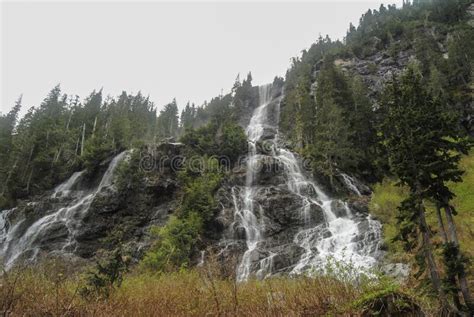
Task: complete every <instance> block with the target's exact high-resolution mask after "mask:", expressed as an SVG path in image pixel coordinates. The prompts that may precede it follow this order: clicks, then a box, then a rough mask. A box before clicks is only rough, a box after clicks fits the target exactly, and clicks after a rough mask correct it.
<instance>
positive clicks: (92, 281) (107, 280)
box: [79, 248, 129, 299]
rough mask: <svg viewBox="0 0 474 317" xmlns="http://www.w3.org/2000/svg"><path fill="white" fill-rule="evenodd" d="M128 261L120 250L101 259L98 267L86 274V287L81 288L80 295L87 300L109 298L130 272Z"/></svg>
mask: <svg viewBox="0 0 474 317" xmlns="http://www.w3.org/2000/svg"><path fill="white" fill-rule="evenodd" d="M128 259H129V258H128V257H126V256H123V255H122V250H121V249H120V248H118V249H116V250H114V251H113V252H112V253H111V254H110V255H107V256H104V257H100V260H98V261H97V263H96V266H95V267H94V268H92V269H90V270H89V271H88V272H87V273H86V274H85V277H84V285H83V286H82V287H80V288H79V294H80V295H81V296H82V297H84V298H86V299H90V298H93V297H99V298H108V297H109V296H110V294H111V292H112V290H113V289H115V288H116V287H120V285H121V284H122V280H123V275H124V273H125V272H127V270H128V262H129V261H128Z"/></svg>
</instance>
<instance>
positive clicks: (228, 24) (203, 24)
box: [0, 0, 402, 113]
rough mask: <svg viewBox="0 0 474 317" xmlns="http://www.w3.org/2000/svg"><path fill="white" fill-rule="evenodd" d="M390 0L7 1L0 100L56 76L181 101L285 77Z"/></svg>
mask: <svg viewBox="0 0 474 317" xmlns="http://www.w3.org/2000/svg"><path fill="white" fill-rule="evenodd" d="M382 2H383V3H384V4H390V3H395V4H397V7H399V6H400V5H401V3H402V0H392V1H382V0H379V1H357V0H356V1H349V0H347V1H331V2H322V1H305V2H299V3H296V2H278V3H275V2H270V1H265V2H259V3H251V2H244V1H241V2H229V1H220V2H214V3H213V2H197V1H192V2H173V3H171V2H169V3H165V2H156V1H145V2H138V3H135V2H121V1H102V2H89V1H88V2H73V1H63V2H61V3H60V2H41V1H29V2H13V1H7V2H5V1H3V2H2V3H1V6H0V8H1V23H0V26H1V41H0V42H1V49H0V54H1V56H0V60H1V85H0V87H1V89H0V95H1V104H0V112H3V113H5V112H7V111H8V110H9V109H10V108H11V107H12V106H13V104H14V102H15V100H16V99H17V98H18V96H19V95H20V94H23V105H24V110H23V113H24V112H25V111H26V109H27V108H29V107H31V106H36V105H39V104H40V103H41V101H42V100H43V99H44V98H45V96H46V95H47V93H48V92H49V91H50V90H51V89H52V88H53V87H54V86H55V85H56V84H58V83H60V84H61V87H62V90H63V92H65V93H68V94H77V95H79V96H80V97H81V98H83V97H85V96H87V95H88V94H89V93H90V92H91V91H92V90H93V89H100V88H101V87H103V89H104V93H105V94H106V95H108V94H110V95H112V96H116V95H118V94H120V93H121V91H122V90H126V91H127V92H129V93H130V92H132V93H136V92H137V91H139V90H141V91H142V93H143V94H145V95H149V96H150V98H151V100H152V101H154V102H155V104H156V105H158V106H159V107H161V106H162V105H164V104H165V103H167V102H169V101H171V100H172V98H173V97H176V99H177V101H178V105H179V106H180V108H181V107H182V106H184V104H185V103H186V101H188V100H190V101H192V102H195V103H196V104H201V103H202V102H203V101H204V100H209V99H210V98H212V97H214V96H217V95H218V94H219V93H220V92H221V89H223V90H224V92H227V91H229V90H230V88H231V86H232V84H233V82H234V79H235V77H236V75H237V74H238V73H240V74H241V78H244V77H245V75H246V74H247V72H248V71H251V72H252V76H253V78H254V84H263V83H267V82H270V81H272V80H273V78H274V76H275V75H280V76H284V74H285V72H286V69H287V68H288V67H289V65H290V59H291V58H292V57H294V56H298V55H299V54H300V52H301V50H303V49H305V48H308V47H309V46H310V45H311V43H313V42H314V41H315V40H316V39H317V37H318V35H319V34H321V35H323V36H325V35H326V34H329V36H330V37H331V38H333V39H335V38H339V39H342V38H343V36H344V35H345V32H346V30H347V28H348V25H349V22H352V23H354V24H355V25H357V22H358V20H359V17H360V15H361V14H362V13H363V12H365V11H366V10H367V9H368V8H377V9H378V7H379V5H380V3H382Z"/></svg>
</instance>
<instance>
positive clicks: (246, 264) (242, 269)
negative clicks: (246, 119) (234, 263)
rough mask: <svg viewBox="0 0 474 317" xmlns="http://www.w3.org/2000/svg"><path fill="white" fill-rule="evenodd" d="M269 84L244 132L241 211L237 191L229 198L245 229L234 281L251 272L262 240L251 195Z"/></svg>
mask: <svg viewBox="0 0 474 317" xmlns="http://www.w3.org/2000/svg"><path fill="white" fill-rule="evenodd" d="M270 89H271V86H270V85H266V86H260V87H259V96H260V105H259V106H258V107H257V108H256V109H255V111H254V113H253V115H252V117H251V119H250V123H249V125H248V127H247V129H246V131H245V132H246V133H247V137H248V148H249V152H248V156H247V172H246V175H245V188H244V190H243V191H242V193H241V194H240V199H241V200H242V201H243V206H242V208H239V205H238V202H237V201H238V198H237V189H236V188H235V187H234V188H232V198H233V201H234V206H235V218H236V219H235V220H236V222H238V223H239V224H240V225H241V226H242V227H243V228H244V230H245V238H246V244H247V251H245V253H244V255H243V257H242V261H241V263H240V265H239V266H238V268H237V279H238V280H239V281H243V280H246V279H247V278H248V277H249V275H250V273H251V264H252V255H253V253H254V252H255V251H256V248H257V246H258V243H259V242H260V241H261V239H262V233H261V227H262V224H261V223H260V222H259V221H258V218H257V216H256V215H255V208H260V206H255V202H254V195H255V192H256V190H257V189H256V188H255V187H254V186H253V185H254V179H255V176H256V174H257V172H258V170H259V162H260V156H259V155H258V154H257V142H258V141H259V140H260V138H261V137H262V135H263V133H264V130H265V119H266V116H267V111H266V110H267V109H266V108H267V105H268V103H269V101H270V99H271V98H270Z"/></svg>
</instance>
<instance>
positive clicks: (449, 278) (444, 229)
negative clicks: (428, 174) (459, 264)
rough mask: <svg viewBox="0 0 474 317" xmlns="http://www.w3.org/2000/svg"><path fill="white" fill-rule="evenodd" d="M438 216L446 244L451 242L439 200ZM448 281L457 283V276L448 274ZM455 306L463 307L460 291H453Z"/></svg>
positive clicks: (437, 204)
mask: <svg viewBox="0 0 474 317" xmlns="http://www.w3.org/2000/svg"><path fill="white" fill-rule="evenodd" d="M436 218H437V219H438V225H439V228H440V232H441V237H442V239H443V244H444V245H446V244H447V243H448V242H449V239H448V234H447V233H446V228H445V227H444V222H443V217H442V216H441V205H440V203H439V202H437V203H436ZM447 278H448V282H449V283H450V284H452V285H456V283H457V282H456V277H455V276H448V277H447ZM452 296H453V302H454V306H456V307H457V308H458V309H460V308H461V307H462V305H461V301H460V299H459V294H458V292H452Z"/></svg>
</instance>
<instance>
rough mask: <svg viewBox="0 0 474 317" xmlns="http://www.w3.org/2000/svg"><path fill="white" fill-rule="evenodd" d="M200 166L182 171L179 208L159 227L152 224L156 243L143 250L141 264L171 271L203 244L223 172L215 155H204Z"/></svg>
mask: <svg viewBox="0 0 474 317" xmlns="http://www.w3.org/2000/svg"><path fill="white" fill-rule="evenodd" d="M204 162H205V164H204V166H202V167H201V168H199V170H198V171H197V170H193V169H192V166H190V167H189V169H187V170H185V171H182V172H181V175H180V178H181V182H182V184H183V190H182V192H183V193H182V198H181V203H180V207H179V209H178V210H177V211H176V212H175V215H173V216H171V218H170V220H169V221H168V222H167V224H166V225H165V226H164V227H162V228H154V229H153V230H152V234H154V235H155V237H156V243H155V245H154V246H152V247H151V249H150V250H149V251H148V252H147V253H146V254H145V257H144V259H143V261H142V264H143V267H144V268H146V269H150V270H153V271H173V270H175V269H176V268H186V267H189V266H190V264H191V261H192V259H193V258H195V256H196V254H197V253H198V251H199V248H202V247H203V242H202V240H203V239H204V238H205V237H206V236H207V235H208V234H209V231H210V230H212V226H211V223H212V222H213V219H214V216H215V213H216V211H217V206H216V202H215V200H214V194H215V191H216V190H217V189H218V187H219V185H220V182H221V180H222V177H223V175H222V172H221V171H220V167H219V163H218V162H217V160H216V159H212V158H211V159H208V158H204Z"/></svg>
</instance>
